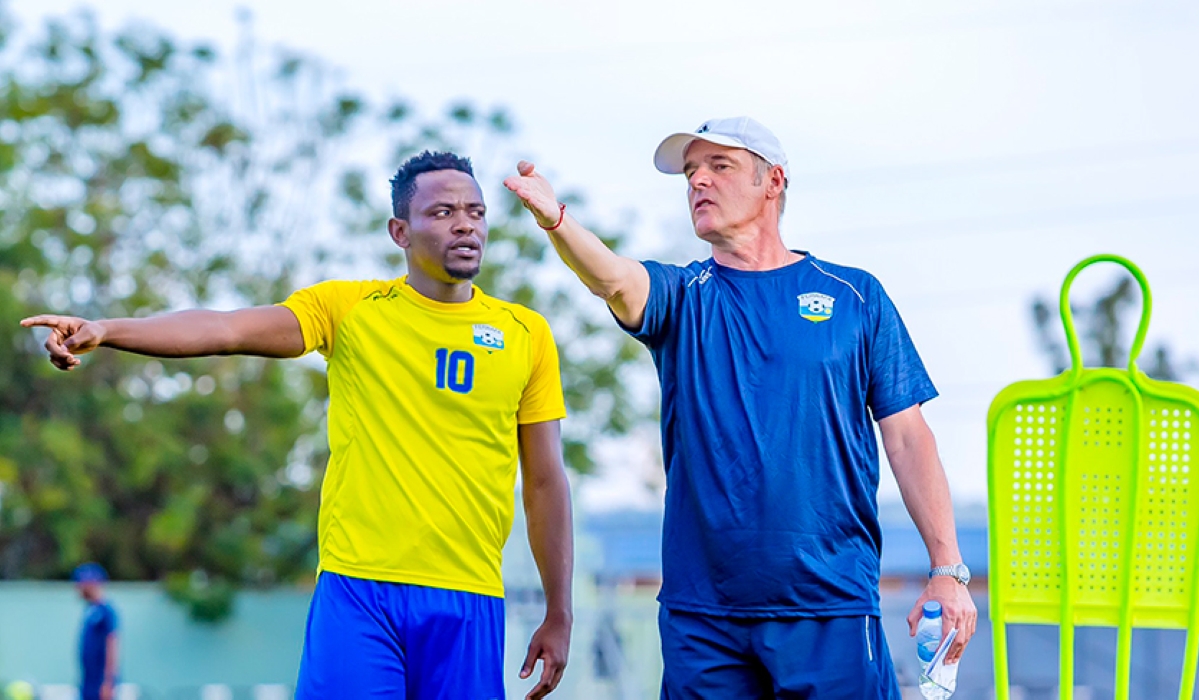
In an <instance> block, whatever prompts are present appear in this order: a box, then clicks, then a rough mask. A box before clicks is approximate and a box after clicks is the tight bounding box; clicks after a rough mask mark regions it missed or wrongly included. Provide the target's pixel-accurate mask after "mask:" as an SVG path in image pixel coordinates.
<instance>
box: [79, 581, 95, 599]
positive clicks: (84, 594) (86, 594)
mask: <svg viewBox="0 0 1199 700" xmlns="http://www.w3.org/2000/svg"><path fill="white" fill-rule="evenodd" d="M75 590H76V591H77V592H78V593H79V597H80V598H83V599H84V600H86V601H88V602H89V603H90V602H94V601H96V600H99V598H100V585H99V584H97V583H94V582H91V581H80V582H79V583H76V584H75Z"/></svg>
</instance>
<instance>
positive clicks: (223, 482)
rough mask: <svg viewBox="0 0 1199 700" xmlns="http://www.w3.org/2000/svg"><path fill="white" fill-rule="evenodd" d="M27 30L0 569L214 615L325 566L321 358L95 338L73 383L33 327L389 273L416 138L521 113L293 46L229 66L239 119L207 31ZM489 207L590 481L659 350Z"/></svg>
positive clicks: (11, 221) (0, 216) (13, 167)
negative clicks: (452, 98) (212, 353)
mask: <svg viewBox="0 0 1199 700" xmlns="http://www.w3.org/2000/svg"><path fill="white" fill-rule="evenodd" d="M15 36H16V35H14V34H13V32H12V30H11V24H10V22H9V19H8V17H7V16H6V14H5V12H4V5H3V0H0V50H2V51H3V52H4V53H2V54H0V358H3V361H2V362H0V578H64V577H66V576H67V575H68V573H69V572H70V570H71V569H72V568H73V567H74V566H75V564H77V563H78V562H80V561H81V560H85V559H95V560H98V561H101V562H102V563H104V564H105V566H107V567H108V569H109V571H110V572H111V573H112V575H113V576H114V577H115V578H117V579H126V580H129V579H133V580H159V581H162V582H163V583H164V585H165V586H166V589H167V591H168V593H169V594H170V595H171V596H172V597H173V598H174V599H175V600H178V601H180V602H181V603H182V604H184V605H186V606H187V607H188V609H189V611H190V612H191V614H192V615H193V616H194V617H195V618H197V619H202V620H211V621H215V620H219V619H221V618H222V617H224V616H225V615H227V614H228V613H229V612H230V611H231V610H232V605H233V596H234V592H235V591H236V589H237V588H238V587H242V586H267V585H273V584H277V583H281V582H291V581H300V580H311V576H312V573H313V570H314V566H315V562H316V551H315V550H316V535H315V529H316V514H317V508H318V493H317V492H318V488H317V486H318V485H319V483H320V479H321V476H322V473H323V468H324V462H325V460H326V458H327V452H326V449H327V448H326V441H325V436H324V424H323V419H324V407H325V401H326V398H327V394H326V386H325V382H324V378H323V372H322V371H321V368H320V367H318V366H316V365H315V363H312V362H306V361H301V362H272V361H265V360H258V359H251V358H229V357H222V358H207V359H196V360H170V361H159V360H153V359H147V358H141V357H137V356H132V355H127V354H123V353H116V352H110V351H100V352H96V353H93V354H92V355H90V356H88V357H87V358H85V361H84V365H83V366H82V367H80V368H78V369H76V370H75V371H73V372H70V373H65V374H64V373H61V372H59V371H57V370H55V369H53V368H52V367H51V365H50V364H49V363H48V362H47V361H46V358H45V353H44V351H43V350H42V348H41V347H40V343H39V341H38V337H40V336H37V335H36V334H34V333H31V332H30V331H27V330H24V329H22V328H20V327H19V326H18V325H17V322H18V320H19V319H21V318H23V317H25V316H28V315H32V314H35V313H46V312H49V313H69V314H72V315H79V316H85V317H92V318H101V317H117V316H144V315H147V314H152V313H157V312H161V311H164V310H170V309H177V308H185V307H192V306H221V307H225V308H229V307H233V306H242V305H250V304H264V303H272V302H276V301H279V300H280V299H282V298H284V297H285V296H286V295H287V294H288V293H289V292H290V291H292V290H293V289H294V288H295V287H296V286H297V285H298V284H301V283H303V284H307V283H309V282H313V281H316V280H317V279H321V278H323V277H326V276H329V275H330V274H336V275H337V276H355V277H366V276H373V275H374V274H375V273H374V271H375V270H380V269H382V270H385V274H390V275H398V274H400V273H399V272H397V271H396V270H395V269H394V267H395V266H396V265H397V264H400V263H401V261H402V257H401V256H400V255H398V251H397V250H396V249H395V248H394V246H391V245H390V243H389V241H387V237H386V233H385V223H386V219H387V216H388V211H389V208H390V207H389V198H388V196H387V182H386V178H387V176H388V175H389V174H390V171H391V170H392V169H394V167H395V166H396V165H397V164H398V162H399V160H400V159H402V158H405V157H407V156H409V155H411V154H413V153H416V152H418V151H419V150H421V149H424V148H454V147H456V146H458V147H464V148H465V147H467V146H468V145H469V144H475V143H479V142H486V143H487V144H488V146H489V147H494V145H495V144H496V143H499V144H502V143H503V138H504V135H505V134H508V133H510V132H511V131H512V129H513V126H512V122H511V120H510V118H509V117H508V116H507V114H506V113H504V112H503V110H490V111H488V110H479V109H477V108H475V107H473V106H471V105H469V104H467V103H461V104H456V105H454V106H452V107H451V108H450V109H449V110H447V112H446V113H445V114H444V115H443V116H441V117H438V118H436V119H434V120H432V121H421V120H419V119H418V118H417V116H416V110H415V109H414V108H413V107H411V106H409V105H408V104H407V103H405V102H403V101H393V102H391V103H390V104H387V105H384V106H375V105H371V104H369V103H368V102H367V101H366V100H364V99H362V98H361V97H358V96H356V95H354V94H352V93H349V92H347V91H345V90H342V89H337V88H338V86H337V85H332V87H333V88H335V89H334V90H330V85H329V82H330V81H329V78H328V76H327V75H326V71H325V69H324V68H323V67H322V66H321V65H320V64H319V63H316V62H314V61H311V60H309V59H306V58H303V57H300V56H297V55H295V54H291V53H286V52H281V53H279V54H277V55H274V56H273V57H263V56H258V55H249V54H247V55H246V56H241V54H239V56H240V60H239V61H238V62H237V63H236V64H235V65H234V66H233V68H232V70H233V71H234V72H236V73H237V75H236V78H237V79H236V80H234V81H233V82H234V83H236V84H249V85H252V88H250V89H248V91H249V92H250V93H251V95H252V96H253V97H254V98H255V99H253V100H249V99H245V100H240V101H241V102H252V103H254V104H256V105H258V106H257V107H255V108H254V109H250V110H247V111H242V112H239V111H237V110H234V109H233V108H232V107H231V106H230V105H231V104H234V103H238V102H239V100H237V99H232V98H231V96H229V95H227V94H224V92H223V91H222V89H220V88H219V87H218V86H219V85H222V84H224V83H226V82H228V81H223V80H222V78H223V77H227V71H229V70H230V68H229V66H228V64H225V63H223V62H222V60H221V58H220V57H219V56H218V54H217V53H216V52H215V51H214V50H213V49H211V48H209V47H207V46H183V45H181V44H180V43H178V42H176V41H175V40H173V39H172V38H170V37H168V36H165V35H163V34H161V33H160V32H157V31H155V30H154V29H152V28H148V27H144V26H139V27H134V28H131V29H129V30H127V31H124V32H122V33H119V34H117V35H115V36H112V35H109V34H106V33H104V32H103V31H101V30H100V29H99V28H98V27H97V25H96V23H95V22H94V21H93V20H91V19H90V18H89V17H87V16H82V17H76V18H73V19H71V20H69V21H62V22H54V23H50V24H49V25H48V26H47V27H46V28H45V30H44V31H43V32H41V33H40V34H37V35H34V34H32V33H27V34H22V35H20V36H21V39H22V41H21V42H19V43H20V44H21V45H20V46H17V45H16V43H17V42H13V41H12V39H13V38H14V37H15ZM15 58H19V60H13V59H15ZM255 66H258V68H255ZM264 66H265V67H264ZM222 71H225V72H222ZM243 97H244V96H243ZM262 105H267V106H262ZM380 138H382V139H384V140H386V142H387V148H386V149H385V150H383V151H378V149H377V148H372V149H370V151H371V152H384V153H387V154H389V155H390V156H391V157H390V158H388V159H387V160H385V161H382V162H379V163H365V164H364V163H357V162H350V161H349V159H347V158H346V157H345V156H344V155H341V154H344V153H346V152H348V151H350V150H351V149H350V148H349V147H350V146H353V145H357V144H359V143H361V141H362V140H370V141H378V140H379V139H380ZM513 161H514V159H513ZM483 184H484V186H485V188H486V186H487V184H488V183H487V182H484V183H483ZM322 203H323V204H326V205H328V206H327V208H322V206H321V204H322ZM576 203H577V202H576ZM492 210H493V212H494V213H493V214H492V215H490V217H489V218H490V220H491V223H492V230H491V238H490V244H489V249H488V253H487V263H486V266H485V269H484V272H483V274H482V276H481V278H480V280H479V282H480V284H481V286H483V288H484V289H486V290H487V291H488V292H489V293H491V294H494V295H496V296H499V297H502V298H507V299H512V300H514V301H518V302H520V303H524V304H527V305H529V306H531V307H533V308H534V309H537V310H538V311H541V312H542V313H544V314H545V315H546V316H547V317H548V318H549V319H550V322H551V325H552V326H553V327H554V329H555V335H556V337H557V339H558V342H559V347H560V349H561V354H562V357H563V378H564V383H565V387H566V392H567V402H568V405H569V407H570V409H571V412H572V415H573V417H574V419H573V420H572V421H571V422H570V423H569V424H568V425H570V426H573V427H571V429H570V432H569V433H568V435H567V444H566V455H567V459H568V463H569V464H570V466H572V467H573V468H575V469H577V470H578V471H581V472H587V471H590V470H591V469H592V468H593V467H594V457H593V454H592V446H593V444H594V442H595V441H596V440H597V439H598V438H601V437H604V436H619V435H621V434H623V433H625V432H626V431H627V430H628V429H629V427H630V426H631V425H632V424H633V423H635V422H636V421H638V420H640V419H641V418H642V416H641V415H640V414H638V413H637V412H636V411H635V410H634V409H633V408H632V407H631V406H632V404H631V401H630V397H629V396H628V395H627V392H626V389H625V383H626V381H625V380H626V379H627V377H625V374H624V373H625V372H626V371H627V368H628V367H630V366H631V365H632V363H633V360H634V358H643V357H644V354H643V353H639V352H637V349H636V347H635V346H634V345H633V344H632V343H631V342H630V341H628V340H627V339H625V338H624V337H623V334H621V333H619V332H618V331H617V330H616V329H615V328H614V327H613V324H612V323H611V321H610V320H609V319H607V318H603V317H601V318H586V317H585V315H581V314H579V313H578V312H577V308H576V307H577V300H578V296H579V295H580V294H586V292H585V291H584V290H582V288H581V286H579V285H578V284H577V283H576V282H574V281H573V279H569V278H564V277H563V275H561V274H548V275H547V274H545V270H546V269H551V270H557V271H558V272H561V265H560V263H558V262H557V261H556V260H553V259H552V258H553V257H554V256H553V255H552V254H547V245H546V240H545V237H544V234H542V233H541V232H540V231H539V230H537V229H536V228H535V227H534V226H532V224H531V222H530V221H529V219H528V217H527V215H524V214H523V213H522V212H521V211H520V208H519V206H518V205H517V204H516V203H515V202H514V201H513V200H512V199H511V198H508V199H505V200H503V201H502V202H501V203H500V205H499V206H496V204H495V202H493V207H492ZM329 230H336V231H339V232H341V234H343V235H330V234H329V233H328V231H329ZM366 234H369V236H370V238H368V237H367V235H366ZM364 242H367V243H365V244H364ZM611 242H612V243H613V244H614V245H616V244H618V243H619V241H617V240H616V239H613V240H612V241H611ZM547 261H548V263H549V267H548V268H547V266H546V263H547ZM387 268H392V269H387ZM364 271H365V272H364ZM641 361H642V362H643V361H644V360H643V359H642V360H641Z"/></svg>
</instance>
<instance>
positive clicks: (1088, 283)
mask: <svg viewBox="0 0 1199 700" xmlns="http://www.w3.org/2000/svg"><path fill="white" fill-rule="evenodd" d="M9 6H10V9H11V10H12V12H13V13H14V14H15V15H16V17H17V18H18V19H19V20H20V21H22V22H23V23H24V25H25V26H26V27H32V26H35V25H36V24H37V23H39V22H40V21H41V19H42V18H44V17H46V16H55V15H62V14H66V13H70V12H75V11H78V8H79V7H80V5H79V4H78V3H77V2H72V1H68V0H9ZM249 6H250V7H251V8H252V14H253V17H254V31H255V33H256V35H257V37H258V38H259V40H260V41H261V42H263V43H266V44H268V45H285V46H288V47H291V48H294V49H300V50H304V51H307V52H309V53H311V54H312V55H315V56H318V57H320V58H321V59H323V60H325V61H327V62H328V63H330V64H332V65H334V66H337V67H339V68H340V69H341V70H342V75H343V77H344V79H345V80H346V82H347V83H348V84H349V85H351V86H354V87H356V88H358V89H361V90H363V91H365V92H367V93H368V94H372V95H375V96H377V97H380V98H382V97H388V96H403V97H405V98H407V99H408V100H410V101H411V102H412V103H413V104H415V105H416V106H417V107H418V108H420V109H421V110H422V111H425V112H427V113H429V114H433V113H436V112H437V111H438V110H439V109H441V108H442V107H444V105H446V104H448V103H450V102H451V101H456V100H460V99H462V98H466V99H468V100H469V101H471V102H473V103H474V104H477V105H480V106H484V107H490V106H503V107H506V108H507V109H508V110H509V112H510V113H511V114H512V116H513V117H514V121H515V123H516V125H517V128H518V133H517V136H516V139H515V141H516V143H517V145H518V150H519V151H520V153H521V155H523V156H525V157H528V158H530V159H532V160H534V161H535V162H536V163H537V164H538V167H539V168H540V169H541V170H542V171H543V172H545V173H547V175H548V176H549V177H550V178H551V180H552V181H553V182H554V183H555V185H556V186H558V187H559V189H566V188H570V189H576V190H579V191H581V192H583V193H585V194H586V197H587V202H588V206H587V213H588V215H589V216H590V217H592V218H593V219H594V220H598V221H601V222H605V223H609V224H611V225H630V226H631V228H632V230H630V231H629V233H630V234H631V236H632V242H633V243H632V252H633V253H634V254H636V255H638V256H643V257H653V258H656V259H660V260H664V261H666V262H674V263H686V262H688V261H689V260H691V259H694V258H702V257H706V256H707V254H706V252H705V250H704V247H703V245H702V244H701V243H699V242H698V241H696V240H695V239H694V237H693V234H692V233H691V230H690V225H689V221H688V218H687V209H686V203H685V202H686V200H685V190H686V185H685V183H684V181H683V180H682V178H681V177H668V176H665V175H662V174H660V173H658V172H657V171H656V170H654V168H653V165H652V162H651V156H652V153H653V151H654V148H655V147H656V145H657V143H658V142H659V141H660V140H661V139H662V138H663V137H665V136H666V135H668V134H670V133H673V132H676V131H690V130H693V129H694V128H695V127H697V126H698V125H699V124H700V123H701V122H703V121H705V120H706V119H708V118H711V117H719V116H734V115H740V114H748V115H750V116H753V117H754V118H756V119H757V120H759V121H761V122H763V123H764V124H766V125H767V126H768V127H770V128H771V129H772V130H774V132H775V133H776V135H777V136H778V137H779V139H780V140H781V142H782V144H783V146H784V148H785V149H786V151H787V154H788V157H789V160H790V167H791V172H792V182H791V185H790V189H789V193H788V207H787V213H786V215H785V217H784V219H783V222H782V230H783V237H784V241H785V242H786V243H787V244H788V245H789V246H790V247H792V248H795V249H803V250H809V251H811V252H812V253H813V254H814V255H816V256H817V257H818V258H821V259H824V260H830V261H833V262H837V263H840V264H845V265H851V266H853V267H860V268H863V269H866V270H868V271H870V272H871V273H873V274H874V275H875V276H876V277H878V278H879V279H880V280H881V281H882V283H883V285H884V286H885V288H886V289H887V291H888V293H889V294H890V295H891V297H892V298H893V299H894V301H895V303H896V305H897V306H898V308H899V310H900V312H901V314H902V315H903V318H904V320H905V321H906V323H907V325H908V328H909V330H910V332H911V334H912V336H913V337H914V339H915V341H916V344H917V347H918V349H919V350H920V352H921V355H922V356H923V358H924V361H925V364H926V365H927V367H928V370H929V372H930V374H931V375H932V377H933V380H934V382H935V383H936V384H937V386H938V388H939V390H940V392H941V397H940V398H938V399H936V400H934V401H933V402H931V403H929V404H928V405H926V407H925V409H924V410H925V415H926V416H927V417H928V420H929V423H930V425H931V426H932V429H933V431H934V433H935V434H936V436H937V439H938V443H939V446H940V451H941V455H942V459H943V461H944V463H945V467H946V473H947V475H948V477H949V481H950V486H951V489H952V491H953V493H954V497H955V500H956V501H957V502H958V503H959V504H970V503H983V502H985V500H986V424H985V421H986V411H987V407H988V405H989V403H990V401H991V399H992V398H993V397H994V396H995V394H996V393H997V392H998V391H999V390H1000V389H1002V388H1003V387H1004V386H1006V385H1008V384H1010V383H1012V382H1014V381H1018V380H1022V379H1033V378H1042V377H1046V376H1048V373H1049V367H1048V366H1047V364H1046V362H1045V360H1044V359H1043V358H1042V357H1041V356H1040V355H1039V354H1038V352H1037V350H1036V343H1035V339H1034V335H1033V329H1032V323H1031V315H1030V312H1029V305H1030V303H1031V300H1032V299H1033V298H1034V297H1036V296H1038V295H1040V296H1044V297H1047V298H1049V299H1051V300H1056V298H1057V293H1058V290H1059V289H1060V285H1061V281H1062V279H1063V278H1064V276H1065V274H1066V273H1067V272H1068V271H1069V269H1070V268H1071V267H1072V266H1073V265H1074V264H1075V263H1076V262H1078V261H1079V260H1081V259H1083V258H1085V257H1087V256H1089V255H1091V254H1095V253H1102V252H1110V253H1117V254H1121V255H1124V256H1127V257H1128V258H1130V259H1132V260H1133V261H1134V262H1135V263H1136V264H1137V265H1139V266H1140V267H1141V269H1142V270H1143V271H1144V272H1145V274H1146V275H1147V276H1148V278H1149V282H1150V284H1151V286H1152V289H1153V294H1154V300H1153V323H1152V325H1151V327H1150V334H1149V341H1148V344H1149V346H1151V347H1152V346H1154V345H1157V344H1159V343H1166V344H1168V345H1169V346H1170V347H1171V348H1172V349H1173V350H1174V352H1175V353H1177V354H1181V355H1190V356H1195V357H1199V312H1197V311H1196V309H1195V307H1194V305H1193V302H1192V300H1194V299H1195V298H1196V297H1197V296H1199V80H1196V79H1195V77H1194V68H1195V66H1199V5H1197V4H1196V3H1194V2H1193V1H1191V0H1170V1H1163V2H1155V1H1140V2H1103V1H1101V0H1096V1H1087V2H1080V1H1072V0H978V1H976V2H971V3H960V2H954V1H952V0H913V1H911V2H904V3H895V2H882V1H879V2H863V1H859V0H843V1H839V2H836V3H829V2H808V1H804V2H795V1H791V2H783V1H780V2H761V1H754V0H743V1H742V2H738V3H733V4H730V3H727V2H715V1H713V0H691V1H689V2H686V3H682V2H654V1H652V0H650V1H647V0H641V1H639V2H633V1H632V0H613V1H610V2H605V3H602V4H601V3H567V2H561V1H558V2H552V1H549V0H512V1H509V2H502V3H499V2H483V1H482V0H479V1H475V2H466V1H463V0H443V1H442V2H437V3H432V2H410V1H404V2H394V1H393V2H383V1H382V0H343V2H340V3H338V4H337V7H336V8H334V7H333V6H332V5H331V4H330V3H317V2H304V1H302V0H301V1H297V0H288V1H287V2H284V1H282V0H258V1H257V2H254V3H252V5H249ZM238 7H239V5H238V3H235V2H230V1H228V0H208V1H207V2H204V3H151V2H148V1H147V0H105V2H104V3H103V6H102V8H101V7H99V6H97V7H96V8H95V9H94V10H93V11H94V12H95V13H96V15H97V17H98V19H99V20H100V22H101V23H102V24H103V25H105V26H109V27H118V26H122V25H123V24H125V23H127V22H128V21H130V20H131V19H134V18H136V19H140V20H146V21H149V22H151V23H153V24H155V25H157V26H159V27H161V28H164V29H166V30H167V31H169V32H170V33H172V34H174V35H175V36H176V37H178V38H181V39H208V40H211V41H214V42H215V43H217V44H218V45H222V46H224V47H225V48H226V49H228V48H229V47H231V46H232V45H233V44H234V42H235V41H236V39H237V36H238V31H239V29H238V23H237V21H236V17H237V13H238ZM630 217H631V219H630ZM630 220H631V221H633V222H634V223H632V224H628V223H627V222H629V221H630ZM1110 267H1111V266H1106V267H1104V268H1097V269H1095V270H1092V271H1089V272H1088V273H1084V275H1083V276H1082V277H1080V278H1079V280H1078V282H1077V283H1076V285H1075V290H1076V293H1075V295H1074V298H1075V299H1087V298H1090V297H1092V296H1093V295H1094V294H1095V293H1096V292H1097V291H1099V290H1100V289H1102V288H1103V287H1104V286H1105V285H1107V284H1110V283H1111V280H1112V275H1113V273H1112V270H1111V269H1109V268H1110ZM595 303H596V304H598V303H599V302H598V301H596V302H595ZM1197 379H1199V377H1195V376H1193V375H1192V376H1191V378H1190V381H1192V382H1194V381H1196V380H1197ZM615 461H616V462H620V464H624V463H625V460H615ZM638 469H641V467H637V468H631V467H625V466H620V465H618V464H613V465H609V466H608V467H607V468H606V469H605V471H604V472H603V473H602V474H601V476H600V477H598V478H595V479H590V480H588V481H587V482H585V483H584V484H583V485H582V493H581V498H582V500H583V503H584V505H589V506H591V507H615V506H620V505H626V504H644V503H646V496H645V494H644V492H643V491H641V490H639V488H638V486H637V484H638V483H640V481H642V480H643V479H644V474H643V473H639V472H638ZM879 497H880V500H882V501H894V500H895V499H897V498H898V490H897V487H896V486H895V483H894V479H893V478H891V477H890V472H889V470H887V469H886V468H885V467H884V469H883V481H882V485H881V487H880V496H879Z"/></svg>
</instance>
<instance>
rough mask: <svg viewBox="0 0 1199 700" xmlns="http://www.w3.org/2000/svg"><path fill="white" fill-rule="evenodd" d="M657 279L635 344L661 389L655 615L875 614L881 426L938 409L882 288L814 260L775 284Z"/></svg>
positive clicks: (777, 273) (761, 278)
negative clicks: (661, 513)
mask: <svg viewBox="0 0 1199 700" xmlns="http://www.w3.org/2000/svg"><path fill="white" fill-rule="evenodd" d="M645 268H646V270H648V272H649V276H650V293H649V300H648V302H647V304H646V309H645V319H644V321H643V322H642V326H641V328H640V329H637V330H635V331H630V332H631V334H632V335H633V337H635V338H637V339H638V340H640V341H641V342H643V343H645V345H646V346H648V347H649V349H650V351H651V354H652V355H653V359H654V364H655V366H656V367H657V371H658V379H659V382H660V383H661V389H662V448H663V458H664V461H665V467H666V484H667V488H666V509H665V522H664V524H663V537H662V570H663V573H662V575H663V583H662V590H661V593H660V594H659V597H658V599H659V601H660V602H661V603H662V605H664V606H666V607H667V608H669V609H671V610H680V611H688V612H697V613H704V614H712V615H723V616H746V617H826V616H838V615H878V614H879V607H878V578H879V556H880V552H881V548H882V534H881V531H880V527H879V523H878V504H877V492H878V478H879V471H878V470H879V467H878V465H879V459H878V442H877V440H876V438H875V432H874V425H873V421H878V420H882V419H883V418H886V417H887V416H889V415H892V414H894V413H897V412H899V411H902V410H904V409H906V408H910V407H912V406H915V405H917V404H920V403H923V402H925V401H928V400H929V399H932V398H933V397H935V396H936V395H937V392H936V389H935V388H934V387H933V384H932V382H931V380H930V379H929V377H928V374H927V373H926V372H925V369H924V365H923V363H921V361H920V357H919V355H918V354H917V352H916V349H915V346H914V345H913V344H912V341H911V338H910V337H909V336H908V332H907V330H906V328H905V327H904V325H903V321H902V320H901V319H900V317H899V314H898V312H897V311H896V310H895V306H894V305H893V304H892V303H891V300H890V299H889V298H888V297H887V295H886V293H885V292H884V291H883V288H882V285H881V284H879V282H878V280H876V279H875V278H874V277H873V276H871V275H870V274H868V273H866V272H863V271H861V270H856V269H853V268H849V267H843V266H840V265H834V264H832V263H827V262H824V261H821V260H817V259H816V258H814V257H813V256H811V255H807V257H805V258H804V259H803V260H801V261H799V262H797V263H793V264H791V265H787V266H786V267H783V268H779V269H776V270H769V271H765V272H745V271H739V270H734V269H731V268H727V267H722V266H720V265H718V264H716V263H715V262H714V261H712V260H707V261H703V262H695V263H692V264H690V265H688V266H687V267H677V266H673V265H664V264H660V263H656V262H646V263H645ZM872 419H873V421H872Z"/></svg>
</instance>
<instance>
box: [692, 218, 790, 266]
mask: <svg viewBox="0 0 1199 700" xmlns="http://www.w3.org/2000/svg"><path fill="white" fill-rule="evenodd" d="M712 258H713V259H714V260H715V261H716V262H717V263H718V264H720V265H723V266H724V267H731V268H733V269H734V270H745V271H748V272H762V271H765V270H776V269H778V268H780V267H784V266H786V265H790V264H791V263H793V262H798V261H799V260H802V259H803V256H802V255H800V254H799V253H796V252H793V251H790V250H788V249H787V246H785V245H783V239H782V236H780V235H779V232H778V228H774V229H773V230H767V229H759V230H758V231H755V232H752V233H751V234H750V235H748V236H735V237H733V238H727V239H720V240H718V241H714V242H713V243H712Z"/></svg>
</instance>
